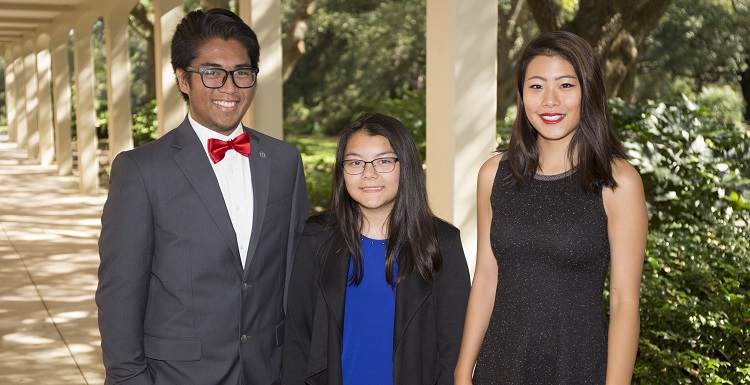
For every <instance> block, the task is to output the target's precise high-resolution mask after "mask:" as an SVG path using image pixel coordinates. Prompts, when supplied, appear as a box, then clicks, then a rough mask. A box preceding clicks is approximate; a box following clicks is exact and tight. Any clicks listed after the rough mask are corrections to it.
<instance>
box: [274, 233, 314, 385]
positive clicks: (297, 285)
mask: <svg viewBox="0 0 750 385" xmlns="http://www.w3.org/2000/svg"><path fill="white" fill-rule="evenodd" d="M315 239H316V237H314V236H311V235H303V236H302V237H301V239H300V242H299V247H298V248H297V254H296V258H295V261H294V268H293V269H292V276H291V280H290V283H289V297H288V307H287V314H286V323H285V330H284V338H285V340H284V356H283V360H282V365H281V368H282V376H281V383H282V385H303V384H304V383H305V376H306V374H307V373H306V372H307V362H308V358H309V356H310V344H311V339H312V331H313V316H314V311H315V306H316V303H315V302H316V298H317V293H318V291H317V289H316V288H315V282H316V281H317V279H316V278H315V277H317V275H318V274H316V273H315V252H316V250H317V247H318V246H317V244H316V243H317V242H315Z"/></svg>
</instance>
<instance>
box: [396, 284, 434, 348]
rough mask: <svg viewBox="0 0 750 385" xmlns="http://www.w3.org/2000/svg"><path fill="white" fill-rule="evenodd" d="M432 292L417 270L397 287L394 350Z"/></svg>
mask: <svg viewBox="0 0 750 385" xmlns="http://www.w3.org/2000/svg"><path fill="white" fill-rule="evenodd" d="M431 294H432V289H431V288H430V286H428V285H427V282H425V281H424V280H423V279H422V276H421V275H419V273H418V272H417V271H416V270H415V271H414V272H412V273H411V274H410V275H409V277H407V278H406V279H405V280H404V281H403V282H402V283H400V284H399V285H398V287H397V288H396V316H395V319H394V321H393V323H394V325H393V351H394V353H395V352H396V349H397V348H398V345H399V344H400V343H401V341H402V338H403V336H404V334H405V333H406V329H407V328H408V327H409V323H410V322H411V321H412V320H413V319H414V316H415V315H416V314H417V312H418V311H419V309H420V308H421V307H422V305H423V304H424V303H425V301H427V300H428V298H429V297H430V295H431Z"/></svg>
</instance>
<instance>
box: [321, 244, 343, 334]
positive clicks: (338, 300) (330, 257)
mask: <svg viewBox="0 0 750 385" xmlns="http://www.w3.org/2000/svg"><path fill="white" fill-rule="evenodd" d="M341 243H342V241H341V237H340V236H338V235H336V236H335V239H333V242H331V249H330V250H329V251H328V252H327V253H326V254H324V255H325V256H326V261H325V264H324V265H323V268H322V271H321V272H320V280H319V281H318V285H319V286H320V291H321V292H322V293H323V298H324V299H325V301H326V306H328V310H329V312H330V314H331V316H333V318H334V321H335V322H336V324H337V325H338V330H339V338H341V332H342V331H343V330H344V301H345V300H346V285H347V283H348V280H349V259H350V258H349V257H348V256H347V255H346V253H344V252H341V253H338V254H336V255H334V254H333V252H334V251H335V250H337V249H339V246H340V245H341Z"/></svg>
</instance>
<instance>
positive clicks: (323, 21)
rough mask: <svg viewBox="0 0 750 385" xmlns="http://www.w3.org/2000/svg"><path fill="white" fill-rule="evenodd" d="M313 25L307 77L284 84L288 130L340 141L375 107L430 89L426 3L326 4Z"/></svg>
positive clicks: (340, 0)
mask: <svg viewBox="0 0 750 385" xmlns="http://www.w3.org/2000/svg"><path fill="white" fill-rule="evenodd" d="M309 24H310V27H309V29H310V31H314V33H310V34H309V35H308V37H307V39H306V45H307V47H308V50H307V52H306V53H305V55H303V56H302V58H301V59H300V61H299V63H298V64H297V67H298V68H303V69H304V71H300V70H298V71H295V72H294V73H293V74H292V75H291V77H290V78H289V79H288V80H287V81H286V82H285V83H284V110H285V114H284V115H285V117H286V122H285V127H287V129H288V130H289V131H288V132H290V133H292V134H295V135H309V134H311V133H313V132H320V133H323V134H326V135H333V134H335V133H337V132H338V131H339V130H340V129H341V128H342V127H343V126H344V125H345V124H346V123H348V122H349V121H350V120H351V119H352V117H353V116H354V115H356V113H357V112H359V111H361V110H363V109H364V107H363V105H364V103H367V101H372V100H376V99H379V100H388V99H401V98H403V97H404V94H405V92H406V91H408V90H417V89H422V88H423V87H424V73H425V71H424V68H425V4H424V0H420V1H397V0H390V1H378V2H372V1H349V0H326V1H319V2H318V8H317V10H316V11H315V13H314V14H313V16H312V17H311V19H310V22H309Z"/></svg>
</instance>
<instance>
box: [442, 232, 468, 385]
mask: <svg viewBox="0 0 750 385" xmlns="http://www.w3.org/2000/svg"><path fill="white" fill-rule="evenodd" d="M440 244H441V246H440V251H441V253H442V256H443V266H442V268H441V269H440V272H439V273H438V275H437V279H436V280H435V290H436V291H437V297H436V310H437V313H438V314H437V335H438V352H439V355H440V378H439V379H438V383H439V384H441V385H449V384H450V385H452V384H453V371H454V369H455V367H456V361H457V360H458V351H459V348H460V347H461V335H462V334H463V328H464V317H465V315H466V306H467V304H468V302H469V291H470V290H471V281H470V279H469V268H468V266H467V263H466V257H465V256H464V250H463V246H462V244H461V237H460V233H459V232H458V231H455V230H454V231H451V232H450V233H449V235H446V234H445V233H443V234H442V236H441V237H440Z"/></svg>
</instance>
